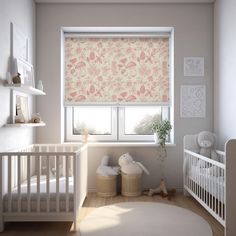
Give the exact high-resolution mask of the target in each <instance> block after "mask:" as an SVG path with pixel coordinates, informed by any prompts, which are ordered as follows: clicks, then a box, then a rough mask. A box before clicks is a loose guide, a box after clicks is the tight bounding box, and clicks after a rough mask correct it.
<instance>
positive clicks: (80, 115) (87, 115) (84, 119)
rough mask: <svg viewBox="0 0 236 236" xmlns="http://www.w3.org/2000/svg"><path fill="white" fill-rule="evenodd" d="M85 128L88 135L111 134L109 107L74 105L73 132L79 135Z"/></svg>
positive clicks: (110, 112) (110, 110)
mask: <svg viewBox="0 0 236 236" xmlns="http://www.w3.org/2000/svg"><path fill="white" fill-rule="evenodd" d="M85 130H86V131H88V133H89V134H90V135H111V134H112V109H111V107H101V106H98V107H92V106H89V107H74V109H73V134H74V135H81V134H83V132H84V131H85Z"/></svg>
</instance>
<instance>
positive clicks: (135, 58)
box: [64, 37, 170, 103]
mask: <svg viewBox="0 0 236 236" xmlns="http://www.w3.org/2000/svg"><path fill="white" fill-rule="evenodd" d="M64 95H65V102H66V103H70V102H72V103H127V102H128V103H133V102H134V103H139V102H140V103H143V102H149V103H150V102H155V103H168V102H169V99H170V98H169V39H168V38H76V37H74V38H72V37H66V38H65V93H64Z"/></svg>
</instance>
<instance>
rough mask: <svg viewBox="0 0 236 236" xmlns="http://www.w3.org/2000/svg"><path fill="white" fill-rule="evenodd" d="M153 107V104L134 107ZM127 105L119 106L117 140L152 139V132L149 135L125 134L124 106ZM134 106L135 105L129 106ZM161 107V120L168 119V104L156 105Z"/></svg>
mask: <svg viewBox="0 0 236 236" xmlns="http://www.w3.org/2000/svg"><path fill="white" fill-rule="evenodd" d="M148 106H149V107H155V106H154V105H143V106H136V107H148ZM126 107H129V106H123V107H119V129H118V141H139V142H150V141H153V134H150V135H139V134H125V108H126ZM131 107H135V105H133V106H131ZM156 107H161V110H162V120H163V119H168V120H170V107H169V106H159V105H158V106H156Z"/></svg>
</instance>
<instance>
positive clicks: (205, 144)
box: [197, 131, 219, 161]
mask: <svg viewBox="0 0 236 236" xmlns="http://www.w3.org/2000/svg"><path fill="white" fill-rule="evenodd" d="M215 142H216V137H215V135H214V134H213V133H211V132H209V131H202V132H200V133H199V134H198V135H197V144H198V145H199V147H200V149H199V154H201V155H203V156H205V157H208V158H211V159H213V160H215V161H219V157H218V155H217V153H216V151H215V149H214V144H215Z"/></svg>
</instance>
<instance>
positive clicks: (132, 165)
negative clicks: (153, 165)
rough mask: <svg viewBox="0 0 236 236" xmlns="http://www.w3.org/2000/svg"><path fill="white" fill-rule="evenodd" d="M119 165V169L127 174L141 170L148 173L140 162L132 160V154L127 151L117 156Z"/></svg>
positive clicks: (134, 173)
mask: <svg viewBox="0 0 236 236" xmlns="http://www.w3.org/2000/svg"><path fill="white" fill-rule="evenodd" d="M118 162H119V165H120V166H121V171H122V172H123V173H125V174H127V175H137V174H142V173H143V171H144V172H145V173H146V174H147V175H149V174H150V173H149V171H148V170H147V169H146V168H145V167H144V165H143V164H142V163H140V162H136V161H134V160H133V158H132V156H131V155H130V154H129V153H125V154H123V155H122V156H121V157H120V158H119V161H118Z"/></svg>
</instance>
